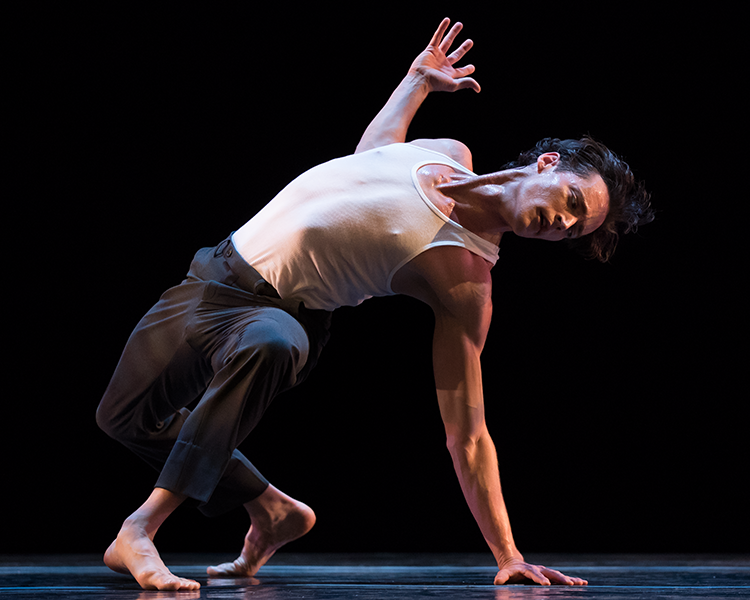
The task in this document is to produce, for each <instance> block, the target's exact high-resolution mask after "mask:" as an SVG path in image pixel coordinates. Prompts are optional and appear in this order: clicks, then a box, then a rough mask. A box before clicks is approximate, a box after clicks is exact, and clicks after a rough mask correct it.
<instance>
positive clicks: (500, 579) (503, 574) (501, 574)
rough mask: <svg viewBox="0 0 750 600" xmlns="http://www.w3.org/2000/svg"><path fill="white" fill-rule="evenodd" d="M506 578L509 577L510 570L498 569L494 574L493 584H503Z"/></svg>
mask: <svg viewBox="0 0 750 600" xmlns="http://www.w3.org/2000/svg"><path fill="white" fill-rule="evenodd" d="M508 579H510V571H507V570H506V569H503V570H502V571H498V572H497V575H495V585H503V584H504V583H506V582H507V581H508Z"/></svg>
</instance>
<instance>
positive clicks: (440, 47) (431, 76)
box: [409, 18, 481, 92]
mask: <svg viewBox="0 0 750 600" xmlns="http://www.w3.org/2000/svg"><path fill="white" fill-rule="evenodd" d="M449 25H450V19H447V18H446V19H443V21H442V23H440V26H439V27H438V29H437V31H436V32H435V35H433V36H432V39H431V40H430V43H429V45H428V46H427V48H425V49H424V51H423V52H422V53H421V54H420V55H419V56H417V58H416V59H414V62H413V63H412V65H411V68H410V69H409V72H410V73H413V74H415V75H418V76H420V77H423V78H424V80H425V81H426V82H427V84H428V86H429V88H430V91H433V92H455V91H456V90H461V89H473V90H474V91H475V92H479V91H480V90H481V88H480V86H479V84H478V83H477V82H476V81H475V80H474V79H473V78H471V77H469V75H471V74H472V73H473V72H474V65H466V66H465V67H459V68H455V67H454V66H453V65H455V64H456V63H457V62H458V61H459V60H461V59H462V58H463V57H464V55H465V54H466V53H467V52H468V51H469V49H470V48H471V47H472V46H473V45H474V42H472V41H471V40H466V41H465V42H463V43H462V44H461V45H460V46H459V47H458V48H457V49H456V50H454V51H453V52H451V53H450V54H448V52H449V50H450V47H451V45H452V44H453V41H454V40H455V39H456V36H457V35H458V33H459V32H460V31H461V29H462V28H463V25H462V24H461V23H456V24H455V25H453V27H451V29H450V31H448V35H445V32H446V31H447V30H448V26H449ZM443 36H445V39H443Z"/></svg>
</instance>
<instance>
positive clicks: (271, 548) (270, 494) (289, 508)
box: [208, 486, 315, 577]
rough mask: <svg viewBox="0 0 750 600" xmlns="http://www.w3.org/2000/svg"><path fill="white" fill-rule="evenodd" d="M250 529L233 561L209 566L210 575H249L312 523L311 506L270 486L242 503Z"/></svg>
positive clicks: (313, 517)
mask: <svg viewBox="0 0 750 600" xmlns="http://www.w3.org/2000/svg"><path fill="white" fill-rule="evenodd" d="M245 508H246V509H247V512H248V514H249V515H250V520H251V525H250V530H249V531H248V532H247V535H246V536H245V544H244V546H243V547H242V553H241V554H240V556H239V558H238V559H237V560H235V561H234V562H228V563H223V564H220V565H218V566H216V567H209V568H208V574H209V576H211V577H251V576H253V575H255V573H257V572H258V569H260V568H261V567H262V566H263V565H264V564H265V563H266V562H267V561H268V559H269V558H271V556H273V554H274V553H275V552H276V551H277V550H278V549H279V548H281V547H282V546H283V545H284V544H287V543H289V542H291V541H292V540H296V539H297V538H300V537H302V536H303V535H305V534H306V533H307V532H308V531H310V530H311V529H312V527H313V525H315V513H314V512H313V511H312V509H311V508H310V507H309V506H307V505H305V504H302V502H298V501H297V500H295V499H294V498H291V497H289V496H287V495H286V494H284V493H283V492H281V491H279V490H277V489H276V488H275V487H273V486H269V487H268V489H267V490H266V491H265V492H263V493H262V494H261V495H260V496H258V498H256V499H255V500H253V501H251V502H248V503H247V504H246V505H245Z"/></svg>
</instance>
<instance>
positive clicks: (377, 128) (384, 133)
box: [356, 19, 481, 152]
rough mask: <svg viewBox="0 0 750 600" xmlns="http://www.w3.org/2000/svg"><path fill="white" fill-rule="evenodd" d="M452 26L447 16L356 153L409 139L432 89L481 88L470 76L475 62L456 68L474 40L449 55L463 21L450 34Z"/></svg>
mask: <svg viewBox="0 0 750 600" xmlns="http://www.w3.org/2000/svg"><path fill="white" fill-rule="evenodd" d="M449 25H450V20H449V19H443V21H442V22H441V23H440V27H438V29H437V31H436V32H435V35H433V36H432V40H430V43H429V45H428V46H427V48H425V50H424V51H423V52H422V53H421V54H420V55H419V56H417V58H416V59H414V62H413V63H412V65H411V67H410V68H409V72H408V73H407V75H406V77H404V79H403V80H402V81H401V83H400V84H399V85H398V87H397V88H396V89H395V90H394V92H393V94H391V97H390V98H389V99H388V102H386V104H385V106H384V107H383V108H382V109H381V110H380V112H379V113H378V114H377V115H376V116H375V118H374V119H373V121H372V122H371V123H370V125H369V126H368V127H367V129H366V130H365V133H364V134H363V136H362V139H361V140H360V142H359V144H358V145H357V150H356V152H364V151H365V150H370V149H372V148H378V147H380V146H385V145H387V144H393V143H396V142H404V141H406V132H407V130H408V128H409V125H410V124H411V121H412V119H413V118H414V115H415V114H416V113H417V110H418V109H419V107H420V106H421V105H422V102H424V100H425V98H427V96H428V95H429V94H430V92H440V91H442V92H455V91H456V90H461V89H473V90H474V91H475V92H479V91H480V89H481V88H480V87H479V84H478V83H477V82H476V81H475V80H474V79H473V78H471V77H469V75H471V74H472V73H473V72H474V66H473V65H466V66H465V67H460V68H455V67H454V64H455V63H457V62H458V61H459V60H461V58H463V56H464V55H465V54H466V53H467V52H468V51H469V49H470V48H471V47H472V45H473V42H472V41H471V40H466V41H465V42H463V43H462V44H461V45H460V46H459V47H458V48H457V49H456V50H454V51H453V52H452V53H451V54H448V52H449V50H450V47H451V45H452V44H453V41H454V40H455V39H456V36H457V35H458V33H459V32H460V31H461V29H462V27H463V25H462V24H461V23H456V24H455V25H453V27H451V29H450V31H448V34H447V35H446V34H445V32H446V31H447V30H448V26H449ZM443 36H445V38H443Z"/></svg>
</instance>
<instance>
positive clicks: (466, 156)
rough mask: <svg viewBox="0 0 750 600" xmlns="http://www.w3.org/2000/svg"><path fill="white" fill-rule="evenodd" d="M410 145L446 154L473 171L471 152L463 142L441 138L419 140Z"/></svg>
mask: <svg viewBox="0 0 750 600" xmlns="http://www.w3.org/2000/svg"><path fill="white" fill-rule="evenodd" d="M409 143H410V144H412V145H413V146H419V147H420V148H427V149H428V150H434V151H435V152H440V153H441V154H445V155H446V156H448V157H449V158H452V159H453V160H455V161H456V162H457V163H459V164H460V165H462V166H464V167H466V168H467V169H469V170H470V171H471V170H472V169H473V161H472V157H471V151H470V150H469V147H468V146H467V145H466V144H464V143H463V142H459V141H458V140H452V139H449V138H440V139H436V140H430V139H419V140H414V141H412V142H409Z"/></svg>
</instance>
